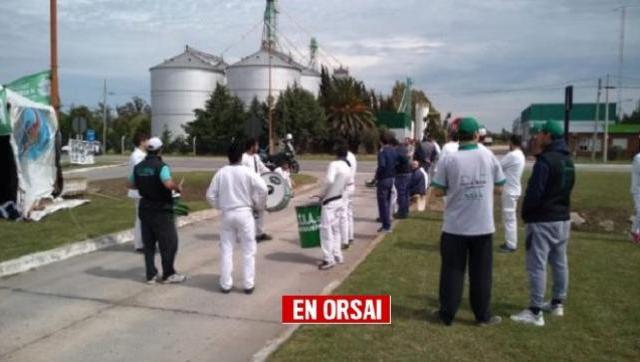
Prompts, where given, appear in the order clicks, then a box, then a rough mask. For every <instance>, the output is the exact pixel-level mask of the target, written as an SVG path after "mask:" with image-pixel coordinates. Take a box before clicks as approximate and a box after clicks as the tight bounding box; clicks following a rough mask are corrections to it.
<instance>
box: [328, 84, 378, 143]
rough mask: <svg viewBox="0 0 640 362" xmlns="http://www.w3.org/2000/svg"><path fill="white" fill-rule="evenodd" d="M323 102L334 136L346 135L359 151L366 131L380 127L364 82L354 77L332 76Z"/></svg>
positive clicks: (344, 136) (345, 137)
mask: <svg viewBox="0 0 640 362" xmlns="http://www.w3.org/2000/svg"><path fill="white" fill-rule="evenodd" d="M322 102H323V106H324V107H325V111H326V113H327V123H328V126H329V130H330V131H331V132H332V136H334V137H341V138H344V139H346V140H347V142H348V143H349V146H350V148H351V149H352V150H354V151H357V149H358V147H359V145H360V143H361V142H362V136H363V133H364V132H365V131H368V130H371V129H373V128H375V127H376V123H375V119H374V116H373V112H372V111H371V108H370V107H369V105H370V97H369V93H368V92H367V90H366V88H365V86H364V84H363V83H362V82H359V81H357V80H355V79H354V78H352V77H347V78H336V77H332V79H331V87H330V89H329V91H328V94H327V95H326V96H323V97H322Z"/></svg>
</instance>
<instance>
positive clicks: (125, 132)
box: [107, 97, 151, 152]
mask: <svg viewBox="0 0 640 362" xmlns="http://www.w3.org/2000/svg"><path fill="white" fill-rule="evenodd" d="M116 114H117V116H116V117H115V118H114V119H113V120H112V121H111V122H110V124H109V131H108V132H109V135H108V137H107V140H108V141H109V144H110V145H111V147H112V148H111V149H112V150H118V151H122V152H125V151H126V150H128V149H131V148H132V147H133V136H134V135H135V134H136V133H137V132H146V133H149V132H150V130H151V107H150V106H149V105H148V104H147V103H146V102H145V101H144V99H142V98H139V97H134V98H132V99H131V101H129V102H127V103H125V104H124V105H121V106H116ZM123 137H124V141H125V142H124V147H125V149H124V150H121V143H122V138H123Z"/></svg>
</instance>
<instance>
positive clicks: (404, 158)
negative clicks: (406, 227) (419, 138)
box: [394, 142, 411, 219]
mask: <svg viewBox="0 0 640 362" xmlns="http://www.w3.org/2000/svg"><path fill="white" fill-rule="evenodd" d="M407 147H408V146H407V143H406V142H405V143H402V144H400V145H398V147H397V148H396V152H397V157H398V158H397V160H396V178H395V182H394V185H395V187H396V192H397V195H398V196H397V200H398V201H397V202H398V212H397V214H395V215H394V217H395V218H396V219H406V218H407V217H408V216H409V201H410V196H409V182H411V164H410V162H411V157H410V155H409V150H408V148H407Z"/></svg>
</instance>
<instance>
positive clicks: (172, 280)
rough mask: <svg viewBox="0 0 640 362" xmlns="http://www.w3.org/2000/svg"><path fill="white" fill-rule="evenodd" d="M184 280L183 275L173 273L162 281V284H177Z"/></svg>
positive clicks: (185, 278)
mask: <svg viewBox="0 0 640 362" xmlns="http://www.w3.org/2000/svg"><path fill="white" fill-rule="evenodd" d="M185 280H187V277H186V276H185V275H183V274H178V273H175V274H172V275H171V276H170V277H168V278H167V279H166V280H165V281H164V283H167V284H178V283H182V282H184V281H185Z"/></svg>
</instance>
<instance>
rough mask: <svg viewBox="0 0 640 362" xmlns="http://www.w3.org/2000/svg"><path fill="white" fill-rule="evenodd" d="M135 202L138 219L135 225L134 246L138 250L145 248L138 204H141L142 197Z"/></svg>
mask: <svg viewBox="0 0 640 362" xmlns="http://www.w3.org/2000/svg"><path fill="white" fill-rule="evenodd" d="M134 204H135V208H136V215H135V218H136V219H135V222H134V226H133V248H134V249H135V250H138V249H143V248H144V244H142V225H141V224H140V217H138V206H140V199H134Z"/></svg>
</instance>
